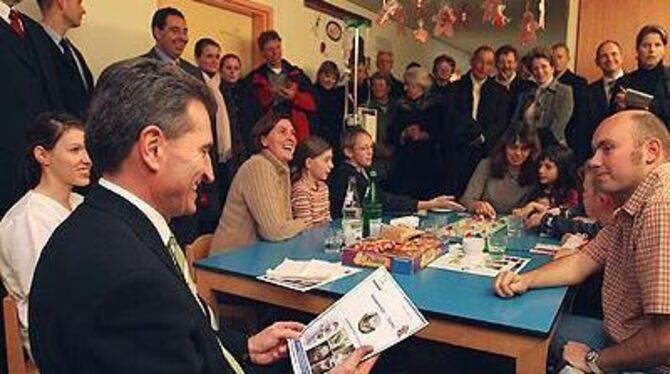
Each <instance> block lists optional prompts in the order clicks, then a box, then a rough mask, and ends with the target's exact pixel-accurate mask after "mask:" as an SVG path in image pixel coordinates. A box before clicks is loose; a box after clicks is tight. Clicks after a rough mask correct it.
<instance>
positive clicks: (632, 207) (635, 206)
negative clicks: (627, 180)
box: [621, 162, 670, 216]
mask: <svg viewBox="0 0 670 374" xmlns="http://www.w3.org/2000/svg"><path fill="white" fill-rule="evenodd" d="M669 182H670V162H666V163H664V164H662V165H660V166H658V167H657V168H656V169H654V171H652V172H651V173H649V175H647V177H646V178H645V179H644V181H643V182H642V183H641V184H640V185H639V186H637V188H636V189H635V192H633V194H632V195H631V197H630V198H628V200H627V201H626V203H625V204H624V205H623V206H622V207H621V210H622V211H625V212H626V213H628V214H629V215H631V216H634V215H635V214H637V212H639V211H640V208H642V205H644V203H646V202H647V201H648V200H649V199H650V197H651V195H652V194H653V193H655V192H656V191H658V189H660V188H668V183H669Z"/></svg>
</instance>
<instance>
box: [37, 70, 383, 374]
mask: <svg viewBox="0 0 670 374" xmlns="http://www.w3.org/2000/svg"><path fill="white" fill-rule="evenodd" d="M213 111H214V102H213V99H212V97H211V95H210V92H209V90H208V89H207V87H206V86H205V85H204V84H202V83H201V82H200V81H198V80H196V79H194V78H192V77H189V76H188V75H187V74H185V73H184V72H182V71H181V70H180V69H177V68H175V67H174V66H172V65H170V64H165V63H161V62H158V61H151V60H147V59H134V60H127V61H122V62H119V63H116V64H114V65H112V66H110V67H108V68H107V69H106V70H105V71H104V72H103V73H102V75H101V77H100V80H99V82H98V86H97V87H96V90H95V93H94V96H93V99H92V102H91V109H90V111H89V114H90V115H89V118H88V123H87V128H86V143H87V148H88V149H89V151H90V155H91V158H92V160H94V161H93V162H95V164H96V165H97V167H98V170H99V171H100V172H101V173H102V178H101V179H100V182H99V184H98V185H96V186H94V187H93V188H92V189H91V192H90V193H89V195H88V197H87V198H86V201H85V202H84V203H83V204H82V205H80V206H79V208H78V209H77V210H76V211H75V212H74V213H73V214H72V215H70V217H69V218H68V219H67V220H66V221H64V222H63V224H62V225H61V226H59V228H58V229H57V230H56V231H55V232H54V234H53V236H52V237H51V239H50V240H49V242H48V243H47V246H46V248H45V253H44V256H43V257H42V258H40V262H39V264H38V265H37V268H36V270H35V276H34V278H33V285H32V289H31V294H30V305H31V307H30V310H29V321H30V323H29V326H30V339H31V343H32V348H33V353H34V356H35V362H36V364H37V366H38V367H39V369H40V371H41V372H44V373H54V374H70V373H158V372H161V373H168V372H170V373H211V374H214V373H235V374H239V373H244V371H245V370H248V371H251V372H255V369H254V367H255V366H256V365H269V364H273V363H275V362H276V361H278V360H279V359H280V358H282V357H284V356H285V355H286V348H287V347H286V339H289V338H297V337H298V336H299V334H300V332H301V330H302V328H303V326H302V325H301V324H299V323H296V322H277V323H275V324H273V325H272V326H270V327H268V328H266V329H264V330H262V331H261V332H260V333H258V334H256V335H254V336H251V337H249V338H247V337H246V336H244V335H242V334H240V333H237V332H235V331H232V330H228V329H219V328H218V326H216V325H217V324H216V320H215V319H214V318H212V317H213V314H212V313H211V310H210V309H209V307H208V306H207V305H206V304H205V303H204V302H203V301H202V300H201V299H200V298H199V297H198V295H197V290H196V287H195V284H194V283H193V280H192V278H191V275H190V273H189V267H188V264H187V263H186V259H185V258H184V255H183V254H182V251H181V249H180V248H179V245H178V244H177V243H176V240H175V238H174V235H173V233H172V232H171V230H170V228H169V227H168V225H167V222H168V221H169V220H170V219H172V218H173V217H176V216H180V215H184V214H192V213H193V212H195V203H194V200H195V197H196V189H197V186H198V184H200V183H203V182H207V181H210V180H212V178H213V172H212V165H211V161H210V159H209V148H210V147H211V146H212V135H211V132H210V128H211V127H210V123H209V119H210V117H211V114H212V112H213ZM68 269H76V270H72V271H68ZM368 352H369V350H366V349H359V350H358V351H357V352H356V353H355V355H354V356H352V358H351V359H350V360H349V361H348V362H347V365H349V366H350V367H352V368H356V367H357V366H358V362H359V361H360V358H361V357H362V356H363V355H364V354H366V353H368ZM373 363H374V360H371V361H369V362H366V363H364V364H362V365H361V367H359V368H358V369H361V370H364V369H367V370H369V369H370V368H371V366H372V364H373ZM283 372H286V369H285V368H284V369H283ZM350 372H353V369H352V370H351V371H350Z"/></svg>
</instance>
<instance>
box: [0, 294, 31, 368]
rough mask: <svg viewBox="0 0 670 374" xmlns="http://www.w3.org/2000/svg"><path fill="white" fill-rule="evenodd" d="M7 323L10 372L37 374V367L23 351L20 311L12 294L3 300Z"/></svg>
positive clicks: (5, 321) (6, 335) (6, 337)
mask: <svg viewBox="0 0 670 374" xmlns="http://www.w3.org/2000/svg"><path fill="white" fill-rule="evenodd" d="M2 311H3V313H4V323H5V344H6V345H7V368H8V369H9V374H37V373H39V372H38V371H37V367H36V366H35V364H34V363H33V362H32V360H30V358H29V357H28V356H27V355H26V354H25V353H23V344H22V343H21V334H20V333H19V313H18V310H17V309H16V303H14V300H12V298H11V297H10V296H5V298H4V299H3V300H2Z"/></svg>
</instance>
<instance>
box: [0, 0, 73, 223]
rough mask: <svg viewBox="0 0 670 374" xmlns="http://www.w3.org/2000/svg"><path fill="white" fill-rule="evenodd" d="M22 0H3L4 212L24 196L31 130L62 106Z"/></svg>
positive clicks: (0, 203) (0, 191) (0, 207)
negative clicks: (24, 161)
mask: <svg viewBox="0 0 670 374" xmlns="http://www.w3.org/2000/svg"><path fill="white" fill-rule="evenodd" d="M19 2H20V1H16V0H0V113H2V136H1V137H0V175H2V183H0V215H3V214H4V213H5V212H6V211H7V209H9V207H10V206H12V204H14V202H15V201H16V200H17V199H18V197H19V196H21V195H23V193H24V192H25V189H26V186H25V183H22V180H23V175H22V171H23V169H24V168H22V167H21V161H22V159H23V158H24V155H25V153H26V152H27V150H26V147H27V144H26V142H27V139H26V131H27V130H28V128H29V127H30V126H32V124H33V121H34V120H35V117H36V116H37V115H38V114H39V113H42V112H44V111H47V110H53V109H58V108H60V107H61V100H60V98H59V95H58V87H57V86H56V84H55V82H54V81H53V80H52V79H50V77H53V76H54V74H55V70H54V67H53V64H52V61H51V59H50V58H49V57H48V50H47V49H46V46H47V45H48V44H47V43H48V42H49V41H48V40H46V37H45V35H44V33H43V32H42V30H41V27H40V25H39V24H37V23H36V22H35V21H33V20H31V19H30V18H28V17H27V16H25V15H23V14H21V13H20V12H18V11H17V10H15V9H14V8H13V6H14V5H15V4H18V3H19Z"/></svg>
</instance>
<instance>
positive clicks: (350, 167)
mask: <svg viewBox="0 0 670 374" xmlns="http://www.w3.org/2000/svg"><path fill="white" fill-rule="evenodd" d="M342 151H343V153H344V157H345V162H343V163H342V164H341V165H340V166H338V167H337V168H336V169H335V170H334V171H333V173H332V174H331V176H330V178H329V180H328V186H329V187H330V214H331V216H332V217H333V218H340V217H341V216H342V204H344V197H345V195H346V192H347V186H348V184H349V178H351V177H354V178H355V180H356V188H357V189H358V191H357V192H358V197H359V201H363V198H364V196H365V192H366V191H367V189H368V186H369V184H370V181H369V177H368V174H367V169H369V168H370V166H372V159H373V156H374V143H373V142H372V136H370V134H369V133H368V132H367V131H365V129H363V128H362V127H359V126H356V127H349V128H347V129H345V130H344V133H343V135H342ZM379 192H380V194H379V195H380V198H381V201H382V206H383V209H384V212H386V213H388V212H394V213H414V212H416V211H417V210H422V209H433V208H451V209H455V210H465V208H464V207H463V206H461V205H460V204H458V203H456V202H454V198H453V197H452V196H437V197H435V198H432V199H430V200H422V201H418V200H416V199H413V198H411V197H409V196H403V195H395V194H391V193H387V192H385V191H382V190H380V191H379Z"/></svg>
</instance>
